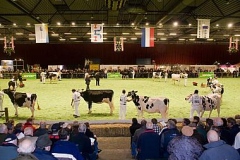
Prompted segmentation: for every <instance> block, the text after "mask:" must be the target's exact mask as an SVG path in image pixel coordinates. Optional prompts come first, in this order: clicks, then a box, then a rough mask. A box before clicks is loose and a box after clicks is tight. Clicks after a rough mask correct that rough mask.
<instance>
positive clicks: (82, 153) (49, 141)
mask: <svg viewBox="0 0 240 160" xmlns="http://www.w3.org/2000/svg"><path fill="white" fill-rule="evenodd" d="M0 144H1V146H0V155H1V156H0V160H12V159H14V160H30V159H31V160H57V159H61V158H68V159H72V160H96V159H97V158H98V153H99V152H100V151H101V150H99V149H98V142H97V138H96V136H95V135H94V134H93V132H92V131H91V130H90V125H89V123H88V122H86V123H78V121H74V122H73V123H72V124H68V123H64V122H59V123H55V124H53V125H50V126H47V124H46V122H40V124H39V128H35V126H34V125H33V119H31V118H29V119H27V121H26V123H24V124H22V123H18V124H16V125H14V121H10V122H9V123H6V124H3V123H1V124H0Z"/></svg>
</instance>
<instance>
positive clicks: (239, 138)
mask: <svg viewBox="0 0 240 160" xmlns="http://www.w3.org/2000/svg"><path fill="white" fill-rule="evenodd" d="M233 148H235V149H236V150H237V151H238V153H239V155H240V132H238V134H237V135H236V137H235V140H234V144H233Z"/></svg>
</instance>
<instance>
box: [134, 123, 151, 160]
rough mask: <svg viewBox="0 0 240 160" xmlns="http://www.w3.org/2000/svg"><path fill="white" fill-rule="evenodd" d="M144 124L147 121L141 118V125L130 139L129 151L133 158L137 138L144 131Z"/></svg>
mask: <svg viewBox="0 0 240 160" xmlns="http://www.w3.org/2000/svg"><path fill="white" fill-rule="evenodd" d="M146 124H147V121H146V120H144V119H143V120H142V121H141V127H140V128H139V129H137V130H136V131H135V133H134V135H133V140H132V148H131V152H132V157H133V158H136V156H137V141H138V138H139V136H140V135H141V134H142V133H143V132H145V130H146Z"/></svg>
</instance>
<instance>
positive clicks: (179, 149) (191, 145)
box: [167, 126, 203, 160]
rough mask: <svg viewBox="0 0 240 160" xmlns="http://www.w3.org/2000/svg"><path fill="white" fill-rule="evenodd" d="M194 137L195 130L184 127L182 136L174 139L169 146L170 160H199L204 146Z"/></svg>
mask: <svg viewBox="0 0 240 160" xmlns="http://www.w3.org/2000/svg"><path fill="white" fill-rule="evenodd" d="M192 135H193V128H191V127H189V126H184V127H183V128H182V135H181V136H176V137H174V138H173V139H172V140H171V141H170V142H169V144H168V148H167V150H168V153H169V154H170V156H169V158H168V159H169V160H172V159H189V160H198V158H199V157H200V155H201V154H202V152H203V147H202V145H201V144H200V143H199V142H198V140H197V139H196V138H194V137H192Z"/></svg>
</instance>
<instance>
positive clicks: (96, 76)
mask: <svg viewBox="0 0 240 160" xmlns="http://www.w3.org/2000/svg"><path fill="white" fill-rule="evenodd" d="M95 79H96V86H100V73H99V72H97V73H96V74H95Z"/></svg>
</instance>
